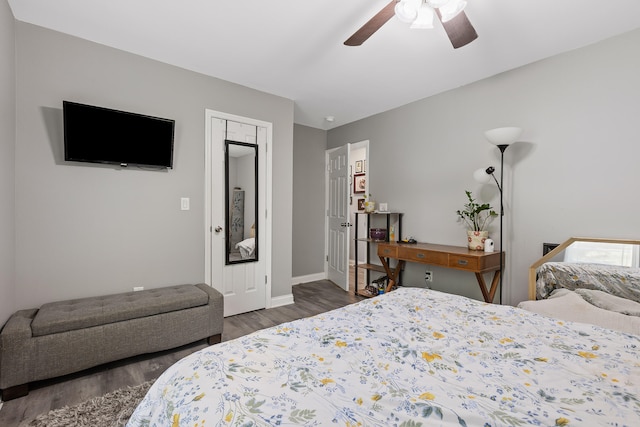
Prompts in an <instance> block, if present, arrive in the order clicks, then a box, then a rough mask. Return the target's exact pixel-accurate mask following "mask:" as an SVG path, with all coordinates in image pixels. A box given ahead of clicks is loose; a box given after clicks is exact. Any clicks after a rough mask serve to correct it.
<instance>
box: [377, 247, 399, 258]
mask: <svg viewBox="0 0 640 427" xmlns="http://www.w3.org/2000/svg"><path fill="white" fill-rule="evenodd" d="M378 256H381V257H385V258H397V257H398V247H397V246H386V245H378Z"/></svg>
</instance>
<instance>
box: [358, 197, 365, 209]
mask: <svg viewBox="0 0 640 427" xmlns="http://www.w3.org/2000/svg"><path fill="white" fill-rule="evenodd" d="M358 210H359V211H363V210H364V199H358Z"/></svg>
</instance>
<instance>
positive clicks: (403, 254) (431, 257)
mask: <svg viewBox="0 0 640 427" xmlns="http://www.w3.org/2000/svg"><path fill="white" fill-rule="evenodd" d="M398 258H400V259H404V260H407V261H412V262H421V263H423V264H431V265H447V254H446V253H440V252H433V251H429V250H421V249H418V248H398Z"/></svg>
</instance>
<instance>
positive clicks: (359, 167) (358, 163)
mask: <svg viewBox="0 0 640 427" xmlns="http://www.w3.org/2000/svg"><path fill="white" fill-rule="evenodd" d="M362 172H364V171H363V170H362V160H358V161H356V173H362Z"/></svg>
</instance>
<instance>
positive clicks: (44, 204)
mask: <svg viewBox="0 0 640 427" xmlns="http://www.w3.org/2000/svg"><path fill="white" fill-rule="evenodd" d="M3 28H4V27H3ZM3 31H4V30H3ZM16 40H17V45H16V46H17V53H18V60H17V65H16V67H17V68H16V70H17V76H18V79H17V93H18V96H17V145H16V155H15V158H16V163H15V167H16V172H15V176H16V195H17V197H16V286H15V289H16V301H17V306H18V308H27V307H33V306H37V305H38V304H40V303H43V302H47V301H54V300H60V299H67V298H73V297H83V296H91V295H101V294H106V293H112V292H121V291H128V290H131V289H132V287H133V286H145V287H146V288H154V287H160V286H166V285H172V284H178V283H194V282H200V281H203V280H204V233H205V231H204V200H203V198H204V128H205V125H204V117H205V109H206V108H209V109H212V110H216V111H224V112H227V113H229V114H236V115H239V116H243V117H250V118H254V119H257V120H263V121H267V122H271V123H273V129H274V135H273V147H272V149H273V159H274V164H273V171H274V172H273V183H274V189H273V206H274V211H273V212H271V213H270V214H271V215H273V233H274V236H277V238H274V246H275V247H274V249H273V257H272V260H273V265H272V272H273V277H272V280H271V282H272V284H273V286H272V296H274V297H275V296H282V295H289V294H290V293H291V284H290V282H291V247H290V245H288V244H287V245H281V244H279V242H281V241H286V242H290V241H291V233H292V231H291V210H292V197H291V187H292V154H291V153H292V148H293V101H291V100H287V99H284V98H280V97H277V96H273V95H269V94H266V93H263V92H259V91H256V90H252V89H249V88H246V87H242V86H239V85H235V84H231V83H229V82H225V81H221V80H218V79H215V78H211V77H207V76H204V75H201V74H197V73H194V72H190V71H186V70H183V69H180V68H177V67H173V66H169V65H166V64H162V63H159V62H156V61H152V60H149V59H146V58H143V57H140V56H136V55H133V54H129V53H126V52H122V51H119V50H116V49H112V48H108V47H105V46H102V45H99V44H96V43H92V42H89V41H86V40H81V39H78V38H75V37H71V36H68V35H64V34H61V33H57V32H54V31H51V30H47V29H43V28H40V27H36V26H32V25H29V24H24V23H19V22H18V23H16ZM65 99H68V100H75V101H78V102H83V103H87V104H94V105H101V106H105V107H111V108H117V109H122V110H127V111H134V112H140V113H144V114H149V115H153V116H159V117H167V118H171V119H175V121H176V134H175V137H176V139H175V151H174V169H173V170H169V171H168V172H157V171H145V170H139V169H134V168H131V169H128V170H120V169H119V168H117V167H110V166H100V165H89V164H71V163H65V162H64V161H63V155H62V147H63V141H62V135H63V132H62V120H61V119H62V110H61V108H62V100H65ZM3 102H4V101H3ZM181 197H189V198H190V199H191V210H189V211H181V210H180V198H181Z"/></svg>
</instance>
